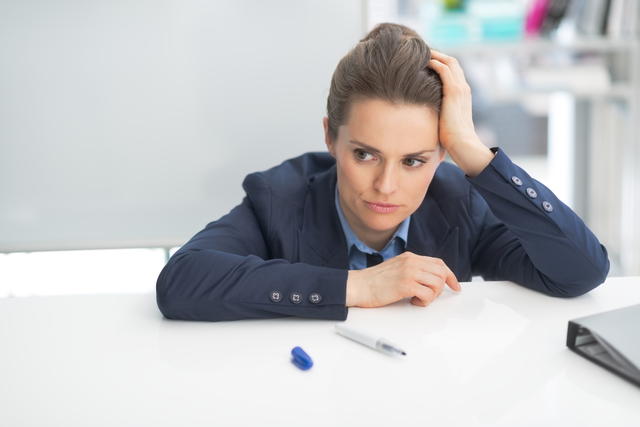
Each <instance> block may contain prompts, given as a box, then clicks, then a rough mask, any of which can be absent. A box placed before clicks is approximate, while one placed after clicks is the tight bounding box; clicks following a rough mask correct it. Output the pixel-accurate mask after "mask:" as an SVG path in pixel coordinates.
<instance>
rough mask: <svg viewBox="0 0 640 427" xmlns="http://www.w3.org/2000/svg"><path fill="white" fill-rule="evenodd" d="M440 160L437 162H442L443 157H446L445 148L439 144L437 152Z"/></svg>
mask: <svg viewBox="0 0 640 427" xmlns="http://www.w3.org/2000/svg"><path fill="white" fill-rule="evenodd" d="M439 157H440V161H439V162H438V163H442V161H443V160H444V158H445V157H447V150H446V149H445V148H444V147H443V146H442V145H440V153H439Z"/></svg>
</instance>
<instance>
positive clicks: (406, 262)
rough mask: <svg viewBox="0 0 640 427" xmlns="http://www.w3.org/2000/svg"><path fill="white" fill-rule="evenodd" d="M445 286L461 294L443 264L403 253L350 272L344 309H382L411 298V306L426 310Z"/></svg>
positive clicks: (457, 284)
mask: <svg viewBox="0 0 640 427" xmlns="http://www.w3.org/2000/svg"><path fill="white" fill-rule="evenodd" d="M445 284H446V285H447V286H449V287H450V288H451V289H453V290H454V291H457V292H460V291H461V290H462V288H461V287H460V283H458V279H456V276H455V275H454V274H453V272H452V271H451V270H450V269H449V267H447V266H446V265H445V263H444V261H442V260H441V259H439V258H431V257H427V256H420V255H416V254H414V253H411V252H405V253H403V254H401V255H398V256H396V257H394V258H391V259H388V260H386V261H385V262H383V263H381V264H378V265H376V266H375V267H370V268H366V269H364V270H350V271H349V276H348V279H347V300H346V305H347V307H382V306H383V305H387V304H391V303H393V302H396V301H399V300H401V299H403V298H407V297H411V304H414V305H419V306H422V307H426V306H427V305H429V304H431V302H433V300H434V299H435V298H436V297H437V296H439V295H440V294H442V291H443V290H444V286H445Z"/></svg>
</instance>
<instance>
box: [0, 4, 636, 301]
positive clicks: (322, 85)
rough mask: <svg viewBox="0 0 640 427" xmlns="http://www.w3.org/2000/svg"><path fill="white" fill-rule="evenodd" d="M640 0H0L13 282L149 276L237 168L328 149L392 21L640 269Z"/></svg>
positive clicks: (234, 182)
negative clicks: (332, 124)
mask: <svg viewBox="0 0 640 427" xmlns="http://www.w3.org/2000/svg"><path fill="white" fill-rule="evenodd" d="M637 3H638V2H637V1H635V0H466V1H456V0H323V1H315V0H314V1H304V2H299V1H293V0H273V1H267V2H265V1H259V0H242V1H233V2H231V1H222V0H218V1H211V0H182V1H176V0H165V1H155V0H154V1H151V0H128V1H109V2H107V1H102V0H98V1H94V2H88V3H87V2H77V1H72V0H54V1H44V0H24V1H21V2H11V1H7V0H0V12H1V13H0V58H2V66H1V67H0V113H1V114H0V297H11V296H15V297H21V296H33V295H56V294H88V293H110V292H117V293H140V292H153V291H154V286H155V280H156V278H157V275H158V274H159V272H160V270H161V269H162V267H163V265H164V263H165V262H166V259H167V257H168V256H169V255H170V254H171V253H172V252H173V251H175V250H176V248H178V247H179V246H180V245H182V244H184V243H185V242H186V241H187V240H188V239H189V238H190V237H191V236H192V235H193V234H195V233H196V232H197V231H199V230H200V229H202V228H203V227H204V226H205V225H206V224H207V223H208V222H209V221H212V220H215V219H217V218H219V217H220V216H222V215H224V214H225V213H226V212H228V211H229V210H230V209H231V208H232V207H233V206H235V205H236V204H238V203H239V202H240V201H241V199H242V197H243V191H242V188H241V183H242V179H243V178H244V176H245V175H246V174H248V173H250V172H253V171H256V170H264V169H267V168H269V167H271V166H274V165H276V164H279V163H281V162H282V161H283V160H284V159H286V158H290V157H294V156H297V155H300V154H302V153H304V152H306V151H323V150H324V149H325V147H324V143H323V131H322V125H321V119H322V117H323V116H324V115H325V103H326V96H327V93H328V88H329V82H330V79H331V75H332V73H333V70H334V68H335V66H336V64H337V62H338V61H339V59H340V58H341V56H342V55H344V54H345V53H346V52H347V51H348V50H349V49H350V48H351V47H352V46H353V45H355V44H356V43H357V42H358V40H359V39H360V38H361V37H362V36H363V35H364V34H365V33H366V32H367V31H368V30H369V29H371V28H373V27H374V26H375V25H376V24H377V23H379V22H398V23H403V24H406V25H408V26H410V27H412V28H414V29H416V30H417V31H418V32H419V33H420V34H421V35H422V36H423V38H424V39H425V40H426V41H427V43H429V44H430V45H431V46H432V47H435V48H437V49H440V50H442V51H444V52H445V53H449V54H451V55H454V56H456V57H457V58H458V59H459V60H460V61H461V63H462V65H463V67H464V69H465V73H466V75H467V78H468V80H469V82H470V85H471V86H472V91H473V94H474V121H475V122H476V128H477V130H478V133H479V135H480V136H481V138H482V140H483V141H484V142H485V143H486V144H487V145H488V146H499V147H501V148H502V149H504V150H505V151H506V153H507V154H508V155H509V156H510V157H511V158H512V159H513V160H514V161H515V162H516V163H518V164H520V165H521V166H523V167H524V168H525V169H526V170H527V171H529V173H530V174H531V175H533V176H534V177H536V178H537V179H539V180H540V181H541V182H543V183H544V184H546V185H548V186H549V187H550V188H551V189H552V190H553V191H555V192H556V194H558V195H559V196H560V198H561V199H562V200H563V201H565V202H566V203H567V204H569V205H570V206H572V207H573V208H574V209H575V210H576V211H577V212H578V213H579V215H580V216H581V217H582V218H583V219H584V220H585V222H586V223H587V224H588V225H589V226H590V227H591V228H592V230H593V231H594V232H595V233H596V235H597V236H598V237H599V238H600V240H601V241H602V243H604V244H605V246H607V248H608V249H609V253H610V258H611V261H612V271H611V275H640V262H638V261H637V260H638V259H640V220H638V219H637V218H640V167H637V166H636V165H638V164H640V148H638V147H637V145H638V144H637V141H638V135H639V133H640V128H639V125H638V123H639V120H638V119H639V118H640V117H639V113H638V109H639V101H640V90H639V82H638V77H639V76H640V63H639V57H640V48H639V46H640V45H639V44H638V38H639V37H638V36H639V32H638V27H639V21H640V19H639V16H640V7H639V6H638V4H637Z"/></svg>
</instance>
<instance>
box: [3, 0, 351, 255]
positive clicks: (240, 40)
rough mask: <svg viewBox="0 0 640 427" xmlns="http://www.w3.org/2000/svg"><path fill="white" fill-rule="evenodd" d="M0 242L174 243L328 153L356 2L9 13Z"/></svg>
mask: <svg viewBox="0 0 640 427" xmlns="http://www.w3.org/2000/svg"><path fill="white" fill-rule="evenodd" d="M0 9H1V11H2V12H1V13H0V58H2V66H0V252H3V251H4V252H10V251H34V250H50V249H81V248H110V247H151V246H164V247H170V246H176V245H181V244H183V243H184V242H185V241H186V240H187V239H188V238H189V237H191V236H192V235H193V234H194V233H195V232H197V231H198V230H199V229H201V228H202V227H203V226H204V225H205V224H206V223H207V222H209V221H211V220H214V219H217V218H218V217H220V216H221V215H223V214H224V213H226V212H228V211H229V210H230V209H231V208H232V207H233V206H234V205H236V204H237V203H239V202H240V200H241V198H242V195H243V193H242V190H241V182H242V179H243V177H244V176H245V175H246V174H247V173H250V172H253V171H256V170H262V169H266V168H269V167H271V166H274V165H276V164H279V163H280V162H281V161H283V160H284V159H286V158H289V157H292V156H296V155H299V154H301V153H303V152H306V151H319V150H324V143H323V133H322V124H321V119H322V117H323V115H324V114H325V104H326V96H327V93H328V88H329V82H330V79H331V74H332V73H333V70H334V69H335V66H336V64H337V62H338V60H339V59H340V57H341V56H342V55H344V54H345V53H346V52H347V51H348V50H349V49H350V48H351V47H352V46H354V45H355V43H357V41H358V39H359V38H360V37H361V36H362V34H361V31H362V27H363V25H362V22H361V2H360V1H359V0H322V1H295V0H289V1H287V0H277V1H259V0H254V1H251V0H245V1H223V0H219V1H213V0H180V1H178V0H166V1H156V0H127V1H113V0H110V1H106V0H94V1H89V2H87V1H74V0H50V1H45V0H21V1H19V2H17V1H13V2H10V1H2V5H1V7H0Z"/></svg>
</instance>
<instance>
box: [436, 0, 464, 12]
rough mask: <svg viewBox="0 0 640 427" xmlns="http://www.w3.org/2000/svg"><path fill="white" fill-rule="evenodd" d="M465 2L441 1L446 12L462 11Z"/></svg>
mask: <svg viewBox="0 0 640 427" xmlns="http://www.w3.org/2000/svg"><path fill="white" fill-rule="evenodd" d="M464 2H465V0H442V3H443V4H444V8H445V9H446V10H462V9H464Z"/></svg>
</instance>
